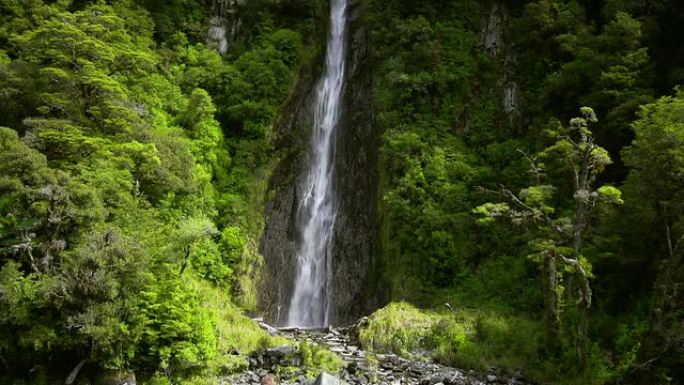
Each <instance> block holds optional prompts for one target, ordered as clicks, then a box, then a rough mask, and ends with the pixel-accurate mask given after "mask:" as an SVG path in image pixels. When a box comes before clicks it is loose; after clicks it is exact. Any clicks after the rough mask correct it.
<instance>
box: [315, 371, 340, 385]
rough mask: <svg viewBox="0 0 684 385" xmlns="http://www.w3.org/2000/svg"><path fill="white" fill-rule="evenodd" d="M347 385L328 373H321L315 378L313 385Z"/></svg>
mask: <svg viewBox="0 0 684 385" xmlns="http://www.w3.org/2000/svg"><path fill="white" fill-rule="evenodd" d="M346 384H347V383H346V382H344V381H342V380H340V379H339V378H337V377H335V376H333V375H332V374H330V373H326V372H323V373H321V374H320V375H319V376H318V378H316V382H315V383H314V385H346Z"/></svg>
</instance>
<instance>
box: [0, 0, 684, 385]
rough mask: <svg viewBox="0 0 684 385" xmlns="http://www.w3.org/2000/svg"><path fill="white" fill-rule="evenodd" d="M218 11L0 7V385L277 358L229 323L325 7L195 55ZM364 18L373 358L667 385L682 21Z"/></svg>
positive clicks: (276, 13)
mask: <svg viewBox="0 0 684 385" xmlns="http://www.w3.org/2000/svg"><path fill="white" fill-rule="evenodd" d="M224 3H225V2H220V1H216V2H202V1H199V0H173V1H161V0H145V1H137V2H136V1H131V0H110V1H88V0H73V1H68V0H56V1H42V0H6V1H3V2H2V3H1V4H0V381H4V380H5V379H7V378H14V377H22V376H25V374H26V373H29V371H30V372H31V373H32V376H34V377H35V376H38V375H39V374H36V373H37V372H40V370H36V368H47V369H48V372H49V373H55V371H56V372H57V373H58V374H59V375H60V376H61V377H60V380H61V379H63V378H64V373H63V372H66V373H68V371H69V370H71V368H73V367H74V366H75V365H76V364H77V363H78V362H80V361H81V360H87V361H88V363H89V364H92V365H94V366H97V367H100V368H103V369H117V370H118V369H133V370H135V371H136V373H137V374H138V375H139V378H140V379H142V380H143V381H145V382H147V381H150V382H155V383H156V382H159V383H168V382H169V381H171V382H174V383H178V382H182V381H188V379H193V378H194V379H195V380H197V381H200V380H199V379H202V381H210V379H211V378H212V376H213V375H215V374H217V373H220V372H222V371H223V372H226V371H232V370H236V369H239V368H241V367H244V365H245V362H244V361H243V360H242V359H241V358H238V356H235V355H232V352H234V351H235V349H238V350H240V351H242V352H249V351H252V350H254V349H257V348H259V347H262V346H265V345H270V344H274V343H277V342H274V341H273V340H272V339H271V338H269V337H268V336H267V335H266V333H264V332H262V331H261V330H260V329H258V328H256V327H255V326H254V325H253V324H252V323H251V322H250V321H249V320H248V319H247V318H246V317H245V316H244V315H243V314H244V313H245V312H252V311H254V310H256V307H257V304H256V298H257V295H256V291H257V290H258V287H257V285H258V283H259V279H260V277H259V273H260V271H261V265H262V263H263V262H262V260H261V257H260V256H259V254H258V251H257V244H258V242H259V237H260V233H261V230H262V227H263V223H262V222H263V219H262V213H263V208H262V204H263V200H264V199H265V198H266V197H265V195H266V181H267V180H268V177H269V174H270V172H271V169H272V166H273V162H274V161H276V159H272V154H273V153H274V151H273V149H274V137H275V134H276V133H274V132H273V131H274V128H273V127H274V124H275V122H276V120H277V119H278V117H279V114H280V112H281V106H282V104H283V103H284V102H285V100H286V99H287V98H288V97H289V96H290V93H291V92H292V90H293V89H294V85H295V83H296V78H297V71H298V69H299V67H300V66H301V65H303V64H310V63H311V62H315V61H316V60H317V59H318V57H319V56H320V53H321V51H322V50H321V43H322V38H321V37H322V36H324V33H322V31H323V30H324V28H325V22H326V10H325V8H326V7H325V2H324V1H318V0H248V1H246V2H245V3H244V4H243V5H242V6H241V8H240V17H241V19H240V20H241V24H240V30H239V31H238V34H237V36H234V40H233V41H231V43H230V46H229V49H228V51H227V53H226V54H225V55H224V56H222V55H220V54H219V53H217V52H216V50H215V47H213V46H211V44H208V43H206V41H205V37H206V31H207V28H208V24H209V18H210V16H211V15H212V13H215V12H217V8H219V7H220V6H221V4H224ZM363 5H364V15H365V23H366V25H367V26H368V29H369V33H370V37H371V44H372V52H373V60H372V65H373V73H374V83H373V87H374V89H373V95H374V100H373V104H374V107H375V110H376V112H377V122H376V124H377V128H378V129H379V130H381V132H382V141H381V147H380V164H379V174H380V196H379V197H378V205H379V221H380V234H379V236H380V241H381V242H380V243H381V257H382V268H383V269H382V274H383V276H382V282H383V287H386V288H387V293H381V294H386V296H387V299H388V300H392V301H405V302H401V303H395V304H391V305H389V306H388V307H387V308H385V309H382V310H380V311H378V312H377V313H376V314H374V315H373V316H372V317H371V318H370V319H369V321H368V323H367V324H366V325H365V326H364V328H363V329H362V330H361V335H360V337H361V340H362V342H363V344H364V345H365V346H366V347H367V348H370V349H373V350H377V351H393V352H396V353H398V354H404V355H413V354H416V353H419V354H422V353H423V352H424V351H426V350H430V351H431V352H432V353H431V354H432V356H433V357H434V358H435V359H437V360H439V361H441V362H444V363H448V364H451V365H455V366H459V367H470V368H475V369H480V370H484V369H487V368H489V367H491V366H500V367H504V368H507V369H510V370H518V369H522V370H523V371H524V372H525V373H526V374H527V375H528V376H530V377H531V378H532V379H534V380H536V381H539V382H555V383H569V384H577V383H583V384H584V383H587V384H589V383H628V384H631V383H633V384H668V383H671V384H680V383H682V379H684V373H683V372H682V370H684V321H683V319H684V292H683V291H682V284H683V282H684V267H683V266H682V254H683V253H684V238H683V237H684V179H683V177H682V175H684V90H682V89H680V88H678V87H679V86H681V85H682V83H683V82H684V46H682V45H681V42H680V38H679V37H680V36H682V35H683V34H684V5H683V4H682V3H681V2H679V1H676V0H659V1H650V2H645V1H637V0H630V1H617V0H600V1H589V0H533V1H525V2H513V1H510V2H505V1H504V2H497V1H480V0H464V1H443V0H425V1H413V0H396V1H387V0H365V1H363ZM494 5H498V6H500V7H499V8H497V9H498V10H499V12H498V13H497V12H494V14H499V15H505V17H503V18H502V20H501V31H500V34H497V33H495V32H494V33H493V36H494V37H495V40H497V41H496V43H495V45H491V44H489V43H491V42H488V39H483V36H482V35H483V31H482V30H483V27H482V26H483V25H486V24H487V22H488V18H489V17H492V16H491V15H492V14H493V13H492V12H490V11H491V9H492V7H493V6H494ZM501 7H503V8H501ZM502 9H505V11H504V10H502ZM504 95H508V98H506V101H505V102H504V99H505V98H504ZM589 107H590V108H589ZM408 303H411V304H412V305H409V304H408ZM445 304H447V305H446V306H445ZM414 306H415V307H414ZM418 308H422V309H423V310H418ZM306 349H309V348H307V347H305V350H306ZM3 376H7V377H6V378H5V377H3Z"/></svg>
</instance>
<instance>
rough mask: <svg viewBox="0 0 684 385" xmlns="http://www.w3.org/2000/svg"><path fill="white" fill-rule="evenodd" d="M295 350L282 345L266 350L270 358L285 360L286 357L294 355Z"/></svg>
mask: <svg viewBox="0 0 684 385" xmlns="http://www.w3.org/2000/svg"><path fill="white" fill-rule="evenodd" d="M293 351H294V348H293V347H292V346H290V345H282V346H278V347H275V348H268V349H266V355H267V356H269V357H275V358H283V357H285V356H286V355H288V354H290V353H292V352H293Z"/></svg>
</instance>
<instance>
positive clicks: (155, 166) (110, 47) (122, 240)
mask: <svg viewBox="0 0 684 385" xmlns="http://www.w3.org/2000/svg"><path fill="white" fill-rule="evenodd" d="M156 3H162V2H154V1H150V2H143V4H144V6H143V5H139V4H140V2H133V1H113V2H109V3H108V4H106V3H104V2H80V1H79V2H76V1H74V2H69V1H58V2H42V1H23V0H20V1H5V2H3V3H2V5H1V7H0V26H1V27H0V90H1V92H0V147H1V150H0V194H1V195H0V258H1V259H0V368H2V369H1V370H0V373H2V374H3V375H5V374H7V375H10V376H15V375H24V374H25V373H28V372H29V370H30V369H32V368H35V367H36V365H42V366H44V367H47V368H49V372H51V373H54V368H58V372H59V371H64V370H67V371H68V370H71V368H73V367H74V366H75V365H76V363H78V362H79V361H81V360H82V359H85V360H88V362H91V363H95V364H97V365H99V366H100V367H102V368H105V369H120V368H123V369H128V368H131V369H135V370H136V372H138V374H139V376H140V375H143V378H144V377H145V376H148V377H149V376H152V375H155V373H156V375H157V376H161V377H159V378H162V379H164V378H170V379H173V378H180V377H187V376H188V375H193V374H202V373H206V372H207V371H209V372H216V371H218V370H219V369H221V370H233V369H235V368H237V367H241V366H244V365H245V362H243V361H244V359H243V358H241V359H239V360H238V359H237V356H232V355H231V351H233V350H235V349H239V350H241V351H244V352H248V351H251V350H254V349H256V348H258V347H260V346H263V345H268V344H271V343H273V341H271V340H270V339H269V338H268V336H267V334H266V333H265V332H263V331H261V330H260V329H259V328H258V327H256V326H255V325H254V324H252V323H251V321H249V320H248V319H246V318H245V317H244V316H243V315H241V310H239V309H238V306H240V307H241V308H242V310H254V309H255V306H256V295H255V290H256V288H255V282H256V279H255V276H256V275H257V274H258V268H259V266H260V260H259V257H258V253H257V252H256V244H257V242H258V237H259V232H260V228H261V226H262V224H261V219H260V216H259V215H254V213H257V212H259V211H261V208H260V205H261V203H260V202H261V200H262V198H261V197H262V195H263V193H260V192H261V191H262V190H263V186H264V184H265V179H266V178H267V174H268V169H269V167H270V164H269V159H268V149H269V147H270V137H271V136H272V134H271V127H272V124H273V122H274V120H275V119H276V117H277V115H278V107H279V105H280V104H281V103H282V102H283V100H284V99H285V98H286V97H287V96H288V93H289V90H290V88H291V87H292V85H293V83H294V79H295V74H296V69H297V64H298V63H299V60H300V58H301V55H302V54H303V53H304V49H303V42H302V38H301V34H300V32H307V28H312V26H313V24H312V23H308V24H307V20H306V19H302V20H300V24H301V26H300V27H298V28H300V31H295V30H292V29H286V28H281V27H280V26H279V25H277V23H276V22H274V21H273V18H272V16H271V13H270V12H271V11H272V10H271V9H259V10H254V12H257V11H258V12H259V14H258V17H257V15H256V14H254V15H252V18H253V19H254V21H253V22H252V23H251V24H250V23H247V22H245V26H244V28H245V30H246V32H245V34H246V35H245V36H246V37H244V38H243V39H242V40H241V41H240V44H235V48H234V49H233V50H232V51H231V52H230V54H229V55H227V56H226V57H225V58H223V57H221V56H220V55H219V54H218V53H217V52H215V51H214V50H212V49H210V48H209V47H207V46H206V45H205V44H204V37H203V32H200V31H199V29H201V28H204V27H203V22H204V20H205V19H206V18H207V14H208V13H209V12H210V11H211V7H210V6H209V5H207V6H206V7H205V6H204V4H202V3H195V2H192V1H187V2H183V1H176V2H163V3H164V5H163V7H162V6H161V4H156ZM145 6H147V7H149V8H145ZM148 9H149V10H150V11H151V12H148ZM309 15H310V14H309ZM295 26H296V25H295ZM183 31H185V32H183ZM236 360H237V362H236ZM241 360H242V361H241ZM62 378H63V377H62Z"/></svg>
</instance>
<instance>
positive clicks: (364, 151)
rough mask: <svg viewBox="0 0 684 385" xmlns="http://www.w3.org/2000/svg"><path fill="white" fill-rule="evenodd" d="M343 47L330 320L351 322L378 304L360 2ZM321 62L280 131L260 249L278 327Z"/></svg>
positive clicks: (291, 266)
mask: <svg viewBox="0 0 684 385" xmlns="http://www.w3.org/2000/svg"><path fill="white" fill-rule="evenodd" d="M348 12H349V16H348V20H349V26H348V31H349V32H348V33H349V37H348V39H347V41H348V49H347V62H346V79H345V80H346V81H345V89H344V92H343V102H344V103H343V104H344V107H343V111H342V119H341V121H340V125H339V127H338V128H337V129H336V135H337V136H336V138H335V153H334V159H335V170H336V175H335V177H334V181H333V184H334V186H335V189H336V192H337V198H338V204H339V209H338V214H337V219H336V224H335V231H334V234H333V240H332V266H333V274H332V282H331V283H330V285H329V287H330V290H331V302H332V306H331V309H330V313H331V314H330V319H331V321H332V323H333V324H344V323H348V322H351V321H352V320H354V319H356V318H358V316H360V315H362V314H363V313H365V312H368V311H369V310H372V309H373V308H374V306H375V304H374V303H372V302H373V301H374V297H375V296H374V290H373V278H374V273H373V271H374V263H375V255H376V249H377V247H376V233H377V230H376V222H377V221H376V211H375V207H376V203H377V202H376V198H377V174H376V170H377V151H378V140H379V133H378V132H377V129H376V127H375V125H374V124H373V123H374V116H373V109H372V95H371V90H372V74H371V70H372V68H371V66H370V65H369V63H368V61H369V60H370V48H369V46H368V33H367V31H366V29H365V27H364V25H363V24H362V22H361V5H360V2H359V1H358V0H350V2H349V10H348ZM322 67H323V64H322V59H321V60H320V61H319V62H318V63H315V64H314V65H311V66H307V67H305V68H303V69H302V70H301V72H300V76H299V79H300V80H299V83H298V85H297V87H296V89H295V92H294V96H293V97H292V98H291V100H290V101H289V103H288V104H287V105H286V107H285V109H284V112H283V114H282V116H281V120H280V122H279V124H278V127H277V134H278V143H277V152H278V157H279V163H278V164H277V166H276V168H275V170H274V173H273V175H272V177H271V180H270V188H269V190H270V192H269V194H270V196H269V199H268V200H267V203H266V212H265V215H266V227H265V229H264V235H263V237H262V239H261V245H260V251H261V254H262V255H263V256H264V259H265V271H264V274H263V284H262V287H263V290H262V292H261V298H260V307H261V310H262V311H263V312H264V316H265V318H266V319H267V320H268V321H270V322H271V323H275V324H279V325H282V324H284V322H286V320H287V311H288V308H289V304H290V299H291V297H292V292H293V289H294V288H293V286H294V280H295V275H296V268H297V266H296V250H297V241H298V239H297V237H298V233H297V228H296V223H295V220H296V213H297V206H298V202H299V200H300V199H301V196H302V190H303V186H304V178H305V177H306V163H307V159H308V158H307V157H308V152H309V146H310V137H311V128H312V126H313V108H314V106H315V103H316V95H315V86H316V82H317V80H318V78H319V77H320V74H321V72H322Z"/></svg>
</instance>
